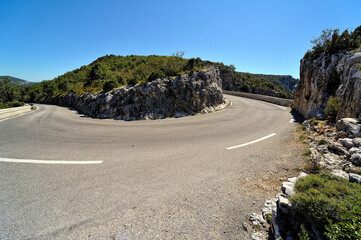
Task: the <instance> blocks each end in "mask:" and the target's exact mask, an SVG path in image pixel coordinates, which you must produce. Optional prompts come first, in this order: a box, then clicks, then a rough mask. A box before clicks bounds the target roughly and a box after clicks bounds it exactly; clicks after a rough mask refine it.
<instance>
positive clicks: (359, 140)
mask: <svg viewBox="0 0 361 240" xmlns="http://www.w3.org/2000/svg"><path fill="white" fill-rule="evenodd" d="M352 141H353V144H354V145H355V146H356V147H359V148H361V138H354V139H353V140H352Z"/></svg>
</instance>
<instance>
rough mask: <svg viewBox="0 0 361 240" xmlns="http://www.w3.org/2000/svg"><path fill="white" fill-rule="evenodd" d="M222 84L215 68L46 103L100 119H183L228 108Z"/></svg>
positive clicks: (60, 97) (74, 95) (71, 96)
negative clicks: (69, 108) (66, 107)
mask: <svg viewBox="0 0 361 240" xmlns="http://www.w3.org/2000/svg"><path fill="white" fill-rule="evenodd" d="M221 84H222V83H221V79H220V77H219V70H218V68H215V67H211V68H209V69H207V70H201V71H198V72H193V73H190V74H183V75H181V76H178V77H164V78H162V79H161V78H158V79H156V80H154V81H151V82H147V83H146V84H137V85H135V86H127V87H122V88H117V89H114V90H112V91H109V92H103V91H102V92H100V93H85V94H82V95H80V94H77V93H68V94H66V95H63V96H58V97H54V98H51V99H47V100H44V101H43V102H44V103H51V104H57V105H63V106H68V107H72V108H74V109H76V110H78V111H79V112H81V113H84V114H86V115H88V116H91V117H96V118H114V119H122V120H139V119H162V118H167V117H183V116H187V115H194V114H197V113H205V112H209V111H214V110H218V109H221V108H224V107H226V106H227V101H226V100H225V99H224V98H223V94H222V89H221V87H220V86H221Z"/></svg>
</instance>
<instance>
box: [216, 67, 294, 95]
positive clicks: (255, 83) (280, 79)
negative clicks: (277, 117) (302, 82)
mask: <svg viewBox="0 0 361 240" xmlns="http://www.w3.org/2000/svg"><path fill="white" fill-rule="evenodd" d="M219 68H220V72H221V78H222V86H223V89H224V90H228V91H237V92H246V93H254V94H261V95H267V96H272V97H279V98H289V99H292V98H293V95H292V93H293V92H294V89H295V86H296V85H297V83H298V82H299V79H294V78H293V77H292V76H283V75H265V74H252V73H243V72H236V71H234V70H233V69H232V68H231V67H228V66H219Z"/></svg>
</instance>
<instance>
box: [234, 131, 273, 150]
mask: <svg viewBox="0 0 361 240" xmlns="http://www.w3.org/2000/svg"><path fill="white" fill-rule="evenodd" d="M276 135H277V134H276V133H272V134H270V135H267V136H265V137H263V138H259V139H257V140H254V141H251V142H248V143H243V144H241V145H237V146H233V147H228V148H227V149H228V150H232V149H235V148H240V147H244V146H248V145H251V144H253V143H257V142H260V141H263V140H265V139H267V138H270V137H273V136H276Z"/></svg>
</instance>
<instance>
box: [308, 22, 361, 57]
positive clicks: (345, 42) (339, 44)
mask: <svg viewBox="0 0 361 240" xmlns="http://www.w3.org/2000/svg"><path fill="white" fill-rule="evenodd" d="M311 43H312V44H313V47H312V50H309V51H307V53H306V54H305V58H315V57H318V56H320V55H321V53H326V54H333V53H336V52H339V51H341V50H354V49H357V48H359V47H360V45H361V26H359V27H357V28H356V29H355V30H354V31H353V32H352V31H349V30H347V29H346V30H345V31H343V32H342V33H341V34H340V30H339V29H326V30H323V31H322V34H321V35H320V36H319V37H317V38H314V39H313V40H312V41H311Z"/></svg>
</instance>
